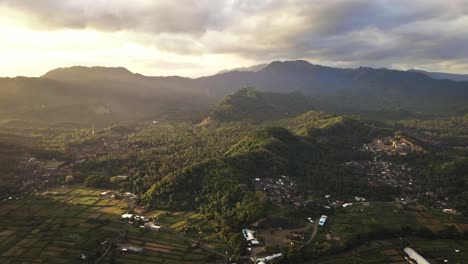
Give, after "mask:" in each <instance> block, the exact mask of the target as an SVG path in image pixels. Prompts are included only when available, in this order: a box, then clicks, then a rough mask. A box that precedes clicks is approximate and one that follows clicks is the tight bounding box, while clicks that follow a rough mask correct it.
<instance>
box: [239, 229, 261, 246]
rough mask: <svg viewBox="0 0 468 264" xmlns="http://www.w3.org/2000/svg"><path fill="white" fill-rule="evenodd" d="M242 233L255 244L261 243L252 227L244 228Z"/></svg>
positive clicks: (248, 240)
mask: <svg viewBox="0 0 468 264" xmlns="http://www.w3.org/2000/svg"><path fill="white" fill-rule="evenodd" d="M242 235H244V238H245V240H247V242H249V243H250V244H251V245H253V246H257V245H260V241H258V239H257V238H256V237H255V231H253V230H250V229H242Z"/></svg>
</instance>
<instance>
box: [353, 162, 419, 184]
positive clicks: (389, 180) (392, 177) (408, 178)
mask: <svg viewBox="0 0 468 264" xmlns="http://www.w3.org/2000/svg"><path fill="white" fill-rule="evenodd" d="M345 165H346V166H347V167H350V168H352V169H353V170H354V171H355V172H356V173H357V174H359V175H362V176H363V177H366V180H367V183H368V185H369V187H374V186H381V185H389V186H393V187H400V188H402V189H403V190H405V191H417V190H419V189H420V188H419V187H418V186H417V185H415V184H414V180H413V170H412V169H411V168H410V167H409V166H408V165H406V164H396V163H392V162H387V161H381V160H377V159H374V160H372V161H365V160H364V161H350V162H347V163H346V164H345Z"/></svg>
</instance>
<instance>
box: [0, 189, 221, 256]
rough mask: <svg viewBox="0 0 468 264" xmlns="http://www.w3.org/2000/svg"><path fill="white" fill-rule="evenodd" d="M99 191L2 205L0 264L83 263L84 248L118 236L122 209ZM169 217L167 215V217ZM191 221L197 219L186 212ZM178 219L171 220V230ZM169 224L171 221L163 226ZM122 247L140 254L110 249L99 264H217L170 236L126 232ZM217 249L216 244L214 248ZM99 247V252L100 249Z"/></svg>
mask: <svg viewBox="0 0 468 264" xmlns="http://www.w3.org/2000/svg"><path fill="white" fill-rule="evenodd" d="M101 192H102V190H91V189H83V188H70V189H65V188H61V189H55V190H51V191H49V192H47V193H44V194H41V195H33V196H29V197H25V198H23V199H20V200H7V201H0V216H1V217H0V252H1V253H0V263H83V262H86V261H82V260H80V256H81V252H82V250H83V249H85V248H88V247H89V245H90V243H91V248H93V247H94V248H97V249H98V250H97V251H98V252H101V253H102V252H103V251H104V250H105V247H102V246H101V245H100V244H99V242H102V241H104V240H105V239H106V238H114V237H116V236H118V234H119V232H120V231H121V229H122V227H123V226H124V224H123V223H121V222H120V221H119V217H120V214H122V213H124V209H122V208H125V207H126V204H125V202H124V201H122V200H116V199H112V198H106V197H103V196H101ZM165 214H169V215H170V214H171V213H165ZM187 217H189V218H190V217H192V218H194V219H195V220H194V221H200V223H203V221H202V220H201V219H199V220H197V219H198V216H196V214H193V213H187ZM180 219H181V218H180V217H177V218H176V219H175V220H177V221H175V220H174V221H173V225H175V228H177V227H178V226H182V224H179V223H178V222H180ZM167 223H169V221H168V222H167ZM122 243H126V244H130V245H136V246H140V247H143V248H144V252H143V253H140V254H130V253H125V254H122V253H119V252H117V251H113V250H111V252H112V253H109V254H108V255H106V257H105V258H104V259H103V260H102V262H101V263H110V262H115V263H220V262H222V260H221V259H220V258H219V257H216V255H214V254H212V253H210V252H207V251H204V250H202V249H199V248H192V246H191V244H190V243H188V242H185V241H184V240H182V239H180V238H179V237H178V236H175V235H174V234H173V233H171V232H168V231H160V232H154V231H150V230H146V229H140V228H138V227H129V228H128V229H127V235H126V236H125V238H124V239H123V241H122ZM215 246H216V243H214V245H213V247H215ZM100 247H102V249H99V248H100Z"/></svg>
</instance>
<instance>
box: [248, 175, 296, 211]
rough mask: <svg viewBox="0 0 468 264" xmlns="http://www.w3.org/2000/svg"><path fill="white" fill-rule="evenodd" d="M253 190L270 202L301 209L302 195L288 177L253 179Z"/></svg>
mask: <svg viewBox="0 0 468 264" xmlns="http://www.w3.org/2000/svg"><path fill="white" fill-rule="evenodd" d="M255 190H256V191H261V192H264V193H265V194H266V195H267V196H268V197H269V198H270V200H271V201H272V202H275V203H277V204H290V205H292V206H294V207H303V206H304V205H305V204H304V195H303V194H302V193H300V192H299V191H298V190H297V186H296V183H295V182H294V180H292V179H291V178H290V177H288V176H285V175H281V176H280V177H279V178H278V179H273V178H255Z"/></svg>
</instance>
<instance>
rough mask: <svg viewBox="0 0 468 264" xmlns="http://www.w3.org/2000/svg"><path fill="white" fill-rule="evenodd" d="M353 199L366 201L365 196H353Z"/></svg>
mask: <svg viewBox="0 0 468 264" xmlns="http://www.w3.org/2000/svg"><path fill="white" fill-rule="evenodd" d="M354 200H356V202H365V201H366V198H364V197H359V196H356V197H354Z"/></svg>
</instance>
